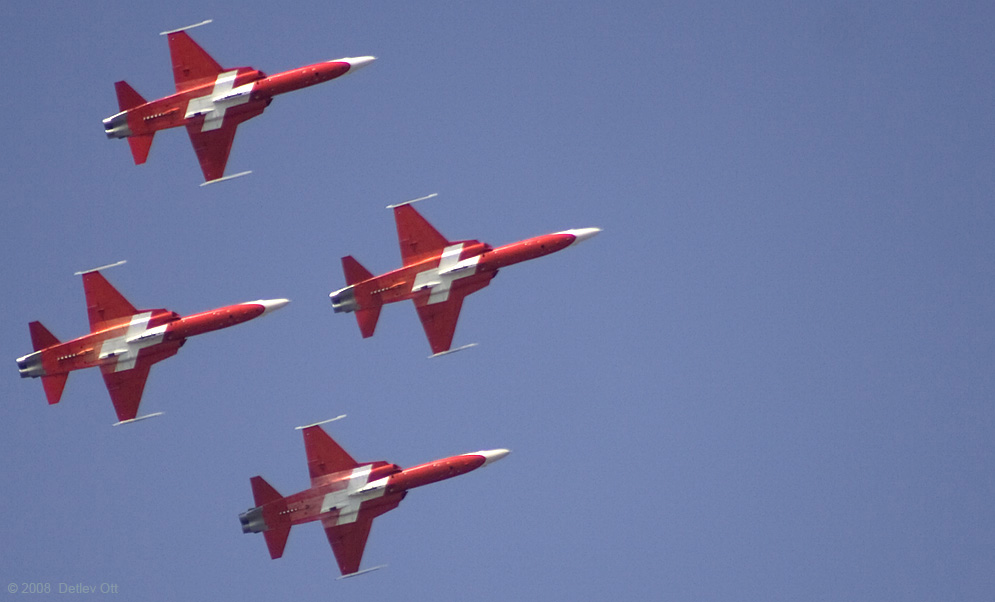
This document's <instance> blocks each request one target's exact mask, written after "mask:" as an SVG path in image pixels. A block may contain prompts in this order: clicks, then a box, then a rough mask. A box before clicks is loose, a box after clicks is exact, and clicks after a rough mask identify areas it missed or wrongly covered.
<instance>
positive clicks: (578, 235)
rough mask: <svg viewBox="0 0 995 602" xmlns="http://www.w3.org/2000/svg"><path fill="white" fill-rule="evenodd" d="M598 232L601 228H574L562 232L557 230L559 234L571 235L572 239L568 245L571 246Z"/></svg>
mask: <svg viewBox="0 0 995 602" xmlns="http://www.w3.org/2000/svg"><path fill="white" fill-rule="evenodd" d="M598 232H601V228H577V229H575V230H564V231H563V232H559V234H571V235H573V237H574V241H573V242H572V243H570V246H573V245H576V244H579V243H582V242H584V241H585V240H587V239H588V238H592V237H594V235H595V234H597V233H598Z"/></svg>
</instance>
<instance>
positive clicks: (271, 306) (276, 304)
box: [246, 299, 290, 316]
mask: <svg viewBox="0 0 995 602" xmlns="http://www.w3.org/2000/svg"><path fill="white" fill-rule="evenodd" d="M288 303H290V299H260V300H259V301H249V302H248V303H246V305H262V306H263V315H264V316H265V315H266V314H268V313H270V312H273V311H276V310H278V309H280V308H281V307H284V306H285V305H287V304H288Z"/></svg>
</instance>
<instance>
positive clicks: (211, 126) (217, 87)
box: [184, 71, 255, 132]
mask: <svg viewBox="0 0 995 602" xmlns="http://www.w3.org/2000/svg"><path fill="white" fill-rule="evenodd" d="M236 76H238V71H225V72H224V73H222V74H221V75H219V76H218V79H217V81H215V82H214V90H212V91H211V93H210V94H208V95H207V96H200V97H197V98H191V99H190V102H189V103H188V104H187V112H186V115H184V117H186V118H187V119H190V118H191V117H196V116H197V115H203V116H204V127H202V128H201V130H200V131H202V132H209V131H211V130H216V129H219V128H220V127H221V125H222V124H223V123H224V119H225V111H227V110H228V109H230V108H232V107H237V106H238V105H241V104H245V103H247V102H249V93H250V92H252V86H253V85H254V83H255V82H249V83H247V84H245V85H242V86H239V87H237V88H236V87H234V86H235V77H236Z"/></svg>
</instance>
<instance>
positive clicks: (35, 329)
mask: <svg viewBox="0 0 995 602" xmlns="http://www.w3.org/2000/svg"><path fill="white" fill-rule="evenodd" d="M28 330H30V331H31V344H32V345H33V346H34V348H35V351H41V350H42V349H47V348H49V347H51V346H52V345H58V344H59V342H60V341H59V339H57V338H55V335H54V334H52V333H51V332H49V331H48V329H47V328H45V327H44V326H42V325H41V322H31V323H30V324H28Z"/></svg>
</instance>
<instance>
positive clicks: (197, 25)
mask: <svg viewBox="0 0 995 602" xmlns="http://www.w3.org/2000/svg"><path fill="white" fill-rule="evenodd" d="M213 22H214V19H207V20H204V21H201V22H200V23H194V24H193V25H187V26H186V27H180V28H178V29H170V30H169V31H160V32H159V35H161V36H168V35H169V34H171V33H180V32H181V31H186V30H188V29H193V28H194V27H200V26H201V25H207V24H208V23H213Z"/></svg>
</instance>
